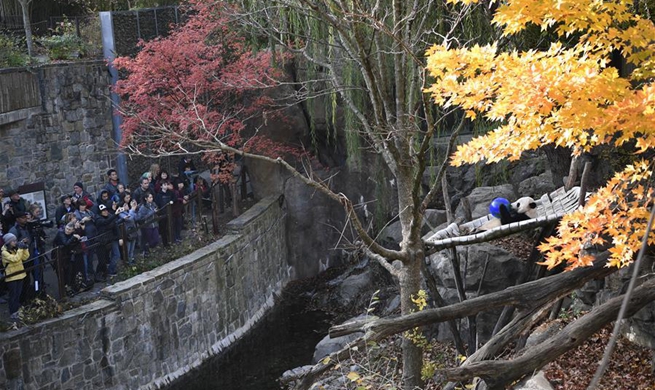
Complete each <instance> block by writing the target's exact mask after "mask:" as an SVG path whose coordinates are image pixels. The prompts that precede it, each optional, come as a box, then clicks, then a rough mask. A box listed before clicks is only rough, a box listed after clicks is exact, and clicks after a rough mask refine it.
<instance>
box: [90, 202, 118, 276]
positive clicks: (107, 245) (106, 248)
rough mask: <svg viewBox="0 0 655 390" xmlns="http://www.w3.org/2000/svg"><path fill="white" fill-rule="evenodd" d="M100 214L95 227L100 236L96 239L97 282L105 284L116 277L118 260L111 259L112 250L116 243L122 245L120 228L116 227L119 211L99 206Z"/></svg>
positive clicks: (102, 205)
mask: <svg viewBox="0 0 655 390" xmlns="http://www.w3.org/2000/svg"><path fill="white" fill-rule="evenodd" d="M98 210H99V211H100V214H99V215H98V216H96V219H95V221H94V222H95V225H96V228H97V229H98V235H97V236H96V238H95V240H94V241H95V243H96V245H97V246H96V247H95V248H96V255H97V256H98V265H97V266H96V272H95V274H96V281H99V282H104V281H105V280H106V277H107V275H108V276H110V277H111V276H115V275H116V266H117V259H116V258H112V257H111V248H112V244H113V242H114V241H117V242H118V244H119V245H120V244H121V243H120V240H119V238H118V227H117V225H116V220H117V218H118V217H117V214H118V212H117V211H118V210H116V211H113V210H112V209H110V208H109V207H107V206H105V205H104V204H102V203H101V204H99V205H98Z"/></svg>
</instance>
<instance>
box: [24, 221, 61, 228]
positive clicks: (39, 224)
mask: <svg viewBox="0 0 655 390" xmlns="http://www.w3.org/2000/svg"><path fill="white" fill-rule="evenodd" d="M54 225H55V223H54V222H52V221H27V229H28V230H29V229H44V228H51V227H53V226H54Z"/></svg>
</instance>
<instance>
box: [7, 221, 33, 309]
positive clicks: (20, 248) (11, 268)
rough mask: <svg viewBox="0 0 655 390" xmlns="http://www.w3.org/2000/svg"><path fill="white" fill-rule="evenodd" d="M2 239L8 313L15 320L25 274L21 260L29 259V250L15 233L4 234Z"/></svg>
mask: <svg viewBox="0 0 655 390" xmlns="http://www.w3.org/2000/svg"><path fill="white" fill-rule="evenodd" d="M2 239H3V241H4V242H5V244H4V245H3V247H2V264H3V265H4V267H5V273H6V275H7V278H6V279H5V281H6V282H7V288H8V289H9V313H10V316H11V319H12V320H17V319H18V309H20V296H21V294H22V292H23V283H24V280H25V277H26V276H27V275H26V274H25V267H24V266H23V262H24V261H25V260H27V259H29V257H30V252H29V251H28V249H27V245H26V244H25V243H24V242H22V241H18V239H17V237H16V235H14V234H12V233H7V234H5V235H4V236H2ZM21 271H22V272H21Z"/></svg>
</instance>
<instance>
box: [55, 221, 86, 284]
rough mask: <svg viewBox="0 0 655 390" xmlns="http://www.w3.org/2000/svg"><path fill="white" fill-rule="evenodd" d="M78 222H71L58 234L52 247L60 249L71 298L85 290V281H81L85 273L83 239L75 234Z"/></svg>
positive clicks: (59, 252)
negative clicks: (82, 289)
mask: <svg viewBox="0 0 655 390" xmlns="http://www.w3.org/2000/svg"><path fill="white" fill-rule="evenodd" d="M76 224H77V222H69V223H67V224H66V225H65V226H64V229H63V230H59V231H58V232H57V236H56V237H55V239H54V241H53V243H52V245H53V246H54V247H58V248H59V251H58V252H57V253H58V254H59V256H61V259H60V260H61V264H62V266H63V267H64V276H65V279H64V280H65V284H66V293H67V294H68V295H69V296H72V295H74V294H75V293H77V292H79V290H80V288H83V287H84V285H83V283H84V282H85V281H84V280H80V279H81V278H82V276H83V273H84V264H83V262H84V253H83V251H82V237H83V236H80V235H79V234H78V233H76V232H75V228H76Z"/></svg>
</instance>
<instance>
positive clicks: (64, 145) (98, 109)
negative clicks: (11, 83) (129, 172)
mask: <svg viewBox="0 0 655 390" xmlns="http://www.w3.org/2000/svg"><path fill="white" fill-rule="evenodd" d="M1 72H2V80H3V82H4V81H6V80H9V79H11V78H12V77H15V78H16V79H20V80H23V81H22V82H23V83H25V84H26V85H28V84H29V85H34V84H36V85H38V86H39V96H40V102H38V104H37V102H36V101H34V99H23V98H21V97H20V96H16V93H18V92H15V91H14V92H13V93H12V95H11V96H8V95H7V96H4V95H3V97H2V99H3V100H9V99H11V100H12V101H13V100H15V101H20V102H27V103H29V102H32V103H30V104H27V103H25V104H23V105H22V106H21V107H18V108H19V109H18V108H17V109H15V110H13V111H7V112H2V113H0V140H2V142H0V186H3V188H4V189H5V190H7V188H17V187H19V186H21V185H24V184H31V183H36V182H44V184H45V188H46V201H47V203H48V214H49V215H53V214H54V208H55V207H56V204H57V200H58V199H59V196H60V195H61V194H63V193H70V192H72V188H73V183H75V182H76V181H81V182H83V183H84V184H85V185H86V187H87V190H89V191H95V190H96V189H98V188H99V186H98V185H99V184H100V183H101V182H102V181H103V179H104V174H105V172H106V171H107V169H108V168H110V167H111V166H112V164H113V161H114V159H115V154H116V150H117V148H116V145H115V143H114V141H113V140H112V137H111V134H112V124H111V113H112V106H111V101H110V100H109V85H110V84H109V82H110V78H109V73H108V72H107V66H106V64H105V63H104V61H88V62H75V63H62V64H55V65H46V66H43V67H39V68H35V69H33V70H32V71H30V72H27V71H26V70H25V69H4V70H2V71H1ZM26 77H27V78H28V79H29V80H31V82H29V83H28V82H27V81H29V80H27V81H25V78H26ZM33 90H34V88H25V89H24V91H23V92H24V93H25V94H30V96H32V95H34V93H33V92H34V91H33ZM26 104H27V105H29V106H30V107H27V106H25V105H26ZM5 106H7V107H10V105H5ZM23 106H25V107H23Z"/></svg>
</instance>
